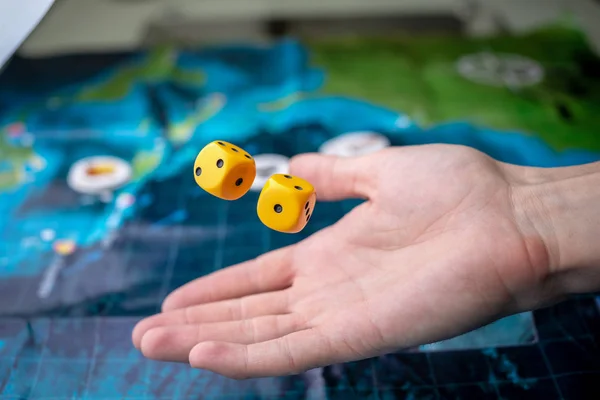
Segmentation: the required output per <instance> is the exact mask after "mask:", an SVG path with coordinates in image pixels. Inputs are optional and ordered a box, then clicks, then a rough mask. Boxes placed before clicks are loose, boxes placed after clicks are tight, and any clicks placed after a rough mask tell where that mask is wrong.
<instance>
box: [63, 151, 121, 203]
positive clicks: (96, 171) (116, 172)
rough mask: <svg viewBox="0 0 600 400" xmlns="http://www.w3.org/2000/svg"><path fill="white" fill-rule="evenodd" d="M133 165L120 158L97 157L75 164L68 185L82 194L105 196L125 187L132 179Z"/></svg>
mask: <svg viewBox="0 0 600 400" xmlns="http://www.w3.org/2000/svg"><path fill="white" fill-rule="evenodd" d="M131 175H132V169H131V165H130V164H129V163H128V162H127V161H125V160H122V159H120V158H117V157H112V156H96V157H88V158H84V159H81V160H79V161H77V162H76V163H74V164H73V165H72V166H71V169H70V170H69V174H68V175H67V183H68V184H69V186H70V187H71V189H73V190H74V191H76V192H78V193H81V194H92V195H103V196H106V192H110V191H114V190H116V189H118V188H119V187H121V186H123V185H125V184H126V183H127V182H129V180H130V179H131Z"/></svg>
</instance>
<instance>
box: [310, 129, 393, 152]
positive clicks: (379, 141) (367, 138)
mask: <svg viewBox="0 0 600 400" xmlns="http://www.w3.org/2000/svg"><path fill="white" fill-rule="evenodd" d="M389 146H390V140H389V139H388V138H387V137H386V136H384V135H382V134H379V133H375V132H349V133H344V134H343V135H340V136H337V137H335V138H333V139H330V140H328V141H326V142H325V143H323V144H322V145H321V147H320V148H319V152H321V153H323V154H329V155H334V156H339V157H356V156H363V155H366V154H370V153H374V152H376V151H379V150H381V149H384V148H386V147H389Z"/></svg>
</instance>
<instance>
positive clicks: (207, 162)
mask: <svg viewBox="0 0 600 400" xmlns="http://www.w3.org/2000/svg"><path fill="white" fill-rule="evenodd" d="M194 178H195V180H196V183H197V184H198V186H200V187H201V188H202V189H204V190H206V191H207V192H208V193H210V194H212V195H213V196H216V197H219V198H221V199H224V200H237V199H239V198H240V197H242V196H243V195H245V194H246V193H247V192H248V190H249V189H250V186H252V182H254V178H256V164H255V162H254V158H252V156H250V154H248V153H247V152H246V151H244V150H243V149H242V148H240V147H238V146H236V145H233V144H231V143H227V142H224V141H222V140H216V141H214V142H211V143H209V144H207V145H206V146H204V148H203V149H202V150H201V151H200V153H198V156H197V157H196V161H195V162H194Z"/></svg>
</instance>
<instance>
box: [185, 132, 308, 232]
mask: <svg viewBox="0 0 600 400" xmlns="http://www.w3.org/2000/svg"><path fill="white" fill-rule="evenodd" d="M255 178H256V163H255V161H254V158H252V156H251V155H250V154H248V153H247V152H246V151H245V150H243V149H242V148H240V147H239V146H236V145H233V144H231V143H228V142H225V141H223V140H217V141H214V142H211V143H209V144H207V145H206V146H205V147H204V148H203V149H202V150H201V151H200V153H198V156H197V157H196V161H195V162H194V179H195V180H196V184H198V186H200V187H201V188H202V189H204V190H206V191H207V192H208V193H210V194H212V195H213V196H216V197H218V198H220V199H223V200H237V199H239V198H241V197H242V196H244V195H245V194H246V193H247V192H248V190H250V187H251V186H252V183H253V182H254V179H255ZM316 199H317V195H316V193H315V189H314V187H313V186H312V185H311V184H310V183H309V182H308V181H306V180H304V179H302V178H299V177H296V176H291V175H285V174H275V175H272V176H271V177H270V178H269V179H268V180H267V182H266V184H265V185H264V186H263V188H262V190H261V192H260V196H259V198H258V204H257V206H256V211H257V213H258V218H259V219H260V221H261V222H262V223H263V224H264V225H265V226H267V227H269V228H271V229H273V230H276V231H279V232H285V233H297V232H300V231H301V230H302V229H304V227H305V226H306V224H307V223H308V221H309V220H310V217H311V215H312V212H313V210H314V207H315V202H316Z"/></svg>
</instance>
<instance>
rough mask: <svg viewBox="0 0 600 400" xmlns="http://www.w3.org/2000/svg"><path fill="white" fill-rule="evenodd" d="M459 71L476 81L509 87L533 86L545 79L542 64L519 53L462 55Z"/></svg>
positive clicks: (457, 66) (457, 67)
mask: <svg viewBox="0 0 600 400" xmlns="http://www.w3.org/2000/svg"><path fill="white" fill-rule="evenodd" d="M456 69H457V70H458V73H459V74H460V75H461V76H462V77H464V78H466V79H468V80H470V81H472V82H475V83H479V84H483V85H488V86H496V87H508V88H514V89H517V88H522V87H528V86H533V85H536V84H538V83H540V82H541V81H542V80H543V79H544V68H543V67H542V65H541V64H540V63H539V62H537V61H535V60H532V59H530V58H527V57H523V56H520V55H517V54H505V53H491V52H481V53H476V54H469V55H466V56H463V57H461V58H460V59H459V60H458V61H457V63H456Z"/></svg>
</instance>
